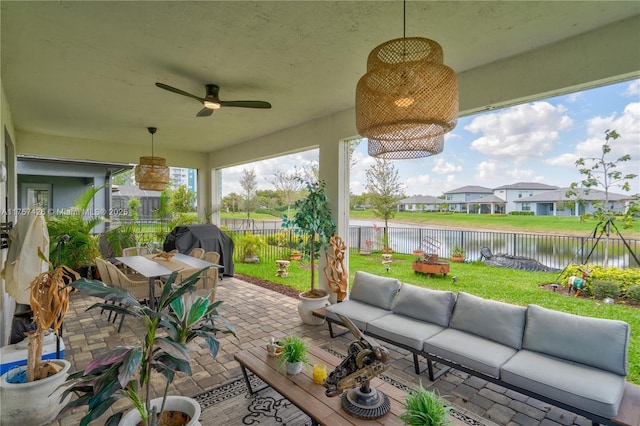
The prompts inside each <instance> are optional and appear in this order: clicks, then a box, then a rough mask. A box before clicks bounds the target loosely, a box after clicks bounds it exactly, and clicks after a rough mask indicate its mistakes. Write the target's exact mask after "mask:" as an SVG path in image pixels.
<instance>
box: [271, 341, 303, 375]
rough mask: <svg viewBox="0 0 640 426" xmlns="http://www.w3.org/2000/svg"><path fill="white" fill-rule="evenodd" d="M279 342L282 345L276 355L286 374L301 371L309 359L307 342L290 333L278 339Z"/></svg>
mask: <svg viewBox="0 0 640 426" xmlns="http://www.w3.org/2000/svg"><path fill="white" fill-rule="evenodd" d="M279 343H280V346H282V352H280V355H278V356H279V357H280V362H281V364H282V365H284V367H285V368H286V370H287V374H290V375H295V374H298V373H299V372H301V371H302V368H303V367H304V366H305V365H306V364H307V363H308V359H309V358H308V356H309V355H308V352H309V348H308V346H307V342H305V341H304V339H303V338H302V337H300V336H297V335H291V336H287V337H285V338H284V339H282V340H280V342H279Z"/></svg>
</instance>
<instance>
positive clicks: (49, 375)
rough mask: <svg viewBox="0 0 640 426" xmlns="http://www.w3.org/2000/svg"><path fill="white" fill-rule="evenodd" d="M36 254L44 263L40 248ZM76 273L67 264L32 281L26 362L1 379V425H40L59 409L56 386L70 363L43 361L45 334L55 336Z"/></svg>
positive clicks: (50, 270)
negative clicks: (30, 328) (49, 333)
mask: <svg viewBox="0 0 640 426" xmlns="http://www.w3.org/2000/svg"><path fill="white" fill-rule="evenodd" d="M38 256H39V257H40V258H41V259H42V260H43V261H44V262H47V259H46V257H45V256H44V255H43V253H42V251H41V249H40V247H38ZM78 278H79V276H78V274H77V273H76V272H75V271H73V270H71V269H70V268H68V267H66V266H59V267H56V268H54V267H53V266H52V265H51V263H49V270H48V271H46V272H43V273H41V274H39V275H38V276H37V277H36V278H35V279H34V280H33V281H32V282H31V294H30V306H31V311H32V312H33V322H34V323H35V324H36V327H37V328H36V330H35V331H30V332H28V333H27V339H28V346H27V347H28V350H27V365H26V367H25V366H22V367H18V368H17V369H14V370H9V371H8V372H6V373H5V374H3V375H2V377H1V378H0V406H1V407H2V410H0V424H3V425H4V424H6V425H9V424H20V425H23V426H39V425H45V424H49V423H50V422H51V421H52V420H53V419H54V418H55V417H56V415H57V414H58V412H59V411H60V395H61V393H62V392H61V391H60V390H59V387H60V386H61V385H62V384H63V383H64V381H65V379H66V378H67V376H68V371H69V368H70V367H71V363H70V362H69V361H66V360H64V359H56V360H48V361H43V359H42V352H43V346H44V338H45V333H47V331H48V330H49V329H52V330H53V332H54V333H55V334H56V338H57V335H58V330H59V329H60V327H61V325H62V322H63V320H64V317H65V314H66V313H67V310H68V309H69V292H70V290H71V288H70V287H68V284H69V283H71V282H72V281H73V280H76V279H78Z"/></svg>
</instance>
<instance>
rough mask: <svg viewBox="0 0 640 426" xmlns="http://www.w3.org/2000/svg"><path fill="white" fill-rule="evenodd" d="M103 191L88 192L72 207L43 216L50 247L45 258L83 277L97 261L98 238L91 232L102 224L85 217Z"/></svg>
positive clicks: (98, 217) (97, 218)
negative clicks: (90, 205)
mask: <svg viewBox="0 0 640 426" xmlns="http://www.w3.org/2000/svg"><path fill="white" fill-rule="evenodd" d="M102 188H103V187H99V188H89V189H87V190H86V191H84V192H83V193H82V194H80V196H79V197H78V198H77V199H76V200H75V205H74V207H72V208H70V209H67V211H63V212H60V213H58V214H53V215H48V216H47V218H46V219H47V229H48V231H49V238H50V246H49V258H50V259H54V258H55V257H58V256H59V257H60V258H59V259H56V261H57V262H58V263H60V264H62V265H67V266H68V267H70V268H72V269H74V270H76V271H79V272H80V274H81V275H82V276H87V274H88V272H87V270H88V269H89V268H91V267H92V266H94V265H95V258H96V257H100V246H99V243H98V238H97V237H96V236H94V235H93V229H94V228H95V227H96V226H97V225H99V224H101V223H103V222H104V217H103V216H102V215H93V214H89V213H90V212H89V204H90V203H91V200H92V199H93V197H94V196H95V195H96V193H97V192H98V191H100V190H101V189H102Z"/></svg>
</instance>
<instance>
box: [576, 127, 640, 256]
mask: <svg viewBox="0 0 640 426" xmlns="http://www.w3.org/2000/svg"><path fill="white" fill-rule="evenodd" d="M604 133H605V138H604V140H605V142H604V144H603V145H602V152H601V154H600V156H599V157H587V158H579V159H578V160H577V161H576V166H577V167H578V171H579V172H580V174H581V175H582V176H583V179H582V180H581V181H580V182H573V183H572V184H571V186H570V188H569V190H568V191H567V192H566V195H567V197H570V196H573V197H576V198H577V201H578V202H583V200H580V195H579V194H578V191H576V189H577V188H578V187H582V188H584V191H583V192H584V194H585V195H586V194H589V191H590V190H591V189H593V188H602V189H603V190H604V197H605V200H604V205H603V204H602V203H598V202H594V208H595V211H594V213H593V214H592V216H593V217H594V218H595V219H597V220H598V222H599V223H598V225H597V226H596V232H597V231H598V230H600V231H601V233H604V234H605V239H604V259H603V266H604V267H605V268H607V266H608V264H609V237H610V234H611V224H612V223H613V222H614V221H615V220H616V212H615V211H613V210H612V209H611V208H610V204H609V191H610V189H611V188H613V187H619V188H620V189H622V190H623V191H626V192H629V191H630V190H631V183H630V182H629V181H631V180H632V179H634V178H635V177H636V176H638V175H636V174H633V173H627V174H624V173H622V172H621V171H620V170H618V169H617V168H618V166H619V165H620V164H621V163H624V162H626V161H629V160H631V156H630V155H629V154H625V155H623V156H622V157H619V158H618V159H617V160H614V161H610V160H609V159H608V158H607V156H608V155H609V154H610V153H611V142H612V141H615V140H616V139H618V138H620V134H618V132H616V131H615V130H606V131H605V132H604ZM633 214H634V208H631V209H627V211H626V212H625V226H629V225H630V223H631V222H632V220H633Z"/></svg>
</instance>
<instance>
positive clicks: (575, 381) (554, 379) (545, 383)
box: [500, 345, 625, 418]
mask: <svg viewBox="0 0 640 426" xmlns="http://www.w3.org/2000/svg"><path fill="white" fill-rule="evenodd" d="M567 346H568V345H567ZM500 374H501V378H502V380H504V381H505V382H507V383H511V384H513V385H516V386H519V387H521V388H524V389H528V390H531V391H533V392H536V393H538V394H540V395H545V396H547V397H549V398H552V399H554V400H556V401H560V402H564V403H565V404H569V405H571V406H573V407H577V408H581V409H583V410H585V411H588V412H590V413H594V414H598V415H600V416H603V417H606V418H613V417H615V416H616V414H617V413H618V408H619V407H620V402H621V401H622V395H623V393H624V387H625V377H624V376H620V375H617V374H614V373H610V372H607V371H602V370H600V369H596V368H593V367H589V366H586V365H582V364H576V363H572V362H569V361H565V360H561V359H559V358H554V357H551V356H548V355H544V354H540V353H537V352H532V351H528V350H526V349H522V350H520V351H519V352H518V353H517V354H516V355H514V356H513V358H511V359H510V360H509V361H507V362H506V363H505V364H504V365H503V366H502V371H501V373H500Z"/></svg>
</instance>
